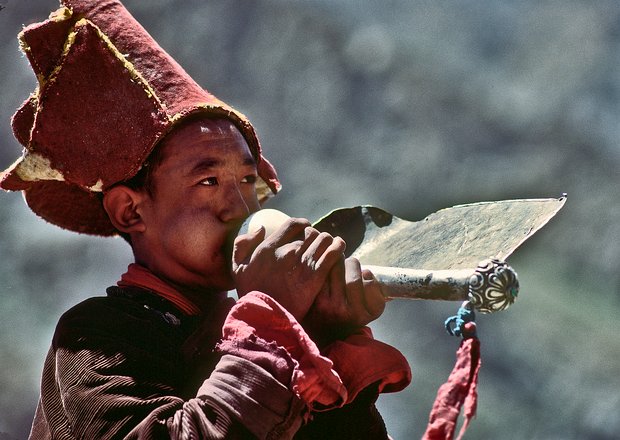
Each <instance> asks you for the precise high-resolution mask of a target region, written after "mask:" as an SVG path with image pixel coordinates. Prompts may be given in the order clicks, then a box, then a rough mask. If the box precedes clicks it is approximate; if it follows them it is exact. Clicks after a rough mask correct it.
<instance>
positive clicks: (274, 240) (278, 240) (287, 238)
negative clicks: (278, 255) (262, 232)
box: [265, 218, 310, 247]
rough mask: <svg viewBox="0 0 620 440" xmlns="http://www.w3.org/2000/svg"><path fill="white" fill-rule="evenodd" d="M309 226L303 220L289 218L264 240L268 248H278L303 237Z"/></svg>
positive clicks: (307, 222) (308, 223)
mask: <svg viewBox="0 0 620 440" xmlns="http://www.w3.org/2000/svg"><path fill="white" fill-rule="evenodd" d="M308 226H310V222H309V221H308V220H306V219H304V218H289V219H288V220H286V221H285V222H284V224H283V225H282V226H280V228H278V229H277V230H276V231H275V232H274V233H273V234H271V235H270V236H269V237H267V239H266V240H265V244H266V245H267V246H269V247H278V246H281V245H283V244H285V243H289V242H291V241H294V240H298V239H300V238H301V237H303V236H304V229H306V228H307V227H308Z"/></svg>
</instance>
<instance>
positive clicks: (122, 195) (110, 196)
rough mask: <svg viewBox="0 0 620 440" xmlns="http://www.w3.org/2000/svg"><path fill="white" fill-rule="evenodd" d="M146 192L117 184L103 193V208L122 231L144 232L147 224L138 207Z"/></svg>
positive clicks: (113, 223)
mask: <svg viewBox="0 0 620 440" xmlns="http://www.w3.org/2000/svg"><path fill="white" fill-rule="evenodd" d="M143 199H144V194H142V193H141V192H139V191H136V190H133V189H131V188H129V187H127V186H124V185H117V186H115V187H112V188H110V189H109V190H107V191H106V192H105V193H104V195H103V208H104V209H105V210H106V212H107V213H108V217H110V221H111V222H112V225H114V227H115V228H116V229H118V230H119V231H120V232H125V233H127V234H129V233H131V232H143V231H144V229H145V225H144V222H143V219H142V217H141V216H140V213H139V209H138V207H139V206H140V203H141V202H142V200H143Z"/></svg>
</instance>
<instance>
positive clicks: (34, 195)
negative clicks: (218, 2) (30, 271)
mask: <svg viewBox="0 0 620 440" xmlns="http://www.w3.org/2000/svg"><path fill="white" fill-rule="evenodd" d="M61 4H62V5H63V6H62V7H61V8H60V9H58V10H57V11H55V12H54V13H52V14H51V15H50V17H49V19H48V20H46V21H44V22H42V23H37V24H34V25H31V26H28V27H26V28H25V29H24V30H23V31H22V32H21V33H20V35H19V40H20V45H21V48H22V50H23V51H24V53H25V54H26V55H27V57H28V59H29V61H30V64H31V65H32V68H33V70H34V72H35V74H36V75H37V78H38V81H39V86H38V87H37V89H36V90H35V92H34V93H33V94H32V95H30V97H29V98H28V99H27V100H26V101H25V102H24V104H23V105H22V107H21V108H19V109H18V110H17V112H16V113H15V115H14V116H13V119H12V126H13V133H14V134H15V137H16V138H17V139H18V140H19V142H20V143H21V144H22V145H23V146H24V147H25V148H24V154H23V156H22V157H21V158H20V159H18V160H17V161H16V162H15V163H14V164H13V165H12V166H11V167H10V168H9V169H7V170H6V171H4V172H3V173H2V174H0V188H2V189H5V190H11V191H20V190H21V191H23V192H24V195H25V199H26V202H27V203H28V206H29V207H30V208H31V209H32V210H33V211H34V212H35V213H36V214H38V215H39V216H41V217H42V218H44V219H45V220H47V221H49V222H50V223H53V224H56V225H58V226H60V227H62V228H65V229H69V230H72V231H76V232H81V233H86V234H93V235H104V236H105V235H114V234H116V230H115V229H114V227H113V226H112V224H111V223H110V221H109V219H108V216H107V214H106V212H105V211H104V209H103V206H102V203H101V197H100V193H101V192H102V191H105V190H106V189H107V188H109V187H111V186H112V185H114V184H116V183H118V182H122V181H124V180H127V179H129V178H131V177H132V176H134V175H135V174H136V173H137V172H138V170H139V169H140V167H141V166H142V164H143V163H144V161H145V160H146V158H147V157H148V156H149V154H150V153H151V151H152V150H153V147H154V146H155V145H156V144H157V142H158V141H159V140H161V139H162V138H163V137H164V136H165V135H166V134H167V133H168V132H169V131H170V130H171V129H172V127H174V126H175V125H176V124H177V123H178V122H179V121H181V120H183V119H184V118H186V117H187V116H189V115H195V114H205V115H206V116H207V117H214V118H225V119H228V120H230V121H232V122H233V123H234V124H235V126H236V127H237V128H238V129H239V131H240V132H241V133H242V135H243V136H244V138H245V140H246V141H247V143H248V145H249V147H250V150H251V151H252V153H253V154H254V156H255V158H256V160H257V164H258V174H259V177H260V179H259V181H260V182H259V184H258V185H257V192H258V194H259V199H261V200H264V199H266V198H267V197H269V196H270V195H273V194H275V193H276V192H278V191H279V189H280V183H279V182H278V178H277V175H276V172H275V170H274V168H273V167H272V166H271V164H270V163H269V162H268V161H267V160H266V159H265V158H264V157H263V156H262V153H261V148H260V144H259V141H258V138H257V137H256V133H255V132H254V128H253V127H252V125H251V124H250V122H249V121H248V120H247V118H246V117H245V116H244V115H243V114H241V113H239V112H238V111H236V110H234V109H233V108H231V107H230V106H228V105H227V104H225V103H224V102H222V101H220V100H219V99H217V98H216V97H215V96H213V95H212V94H210V93H209V92H207V91H206V90H204V89H203V88H202V87H200V86H199V85H198V84H196V82H195V81H194V80H193V79H192V78H191V77H190V76H189V75H188V74H187V73H186V72H185V71H184V70H183V68H182V67H181V66H180V65H179V64H178V63H177V62H176V61H175V60H174V59H172V57H171V56H170V55H168V54H167V53H166V52H165V51H164V50H163V49H162V48H161V47H160V46H159V45H158V44H157V43H156V42H155V41H154V40H153V38H152V37H151V36H150V35H149V34H148V33H147V32H146V31H145V30H144V28H143V27H142V26H141V25H140V24H139V23H138V22H137V21H136V20H135V19H134V18H133V17H132V16H131V15H130V14H129V12H128V11H127V10H126V9H125V7H124V6H123V5H122V4H121V3H120V2H119V1H117V0H62V1H61Z"/></svg>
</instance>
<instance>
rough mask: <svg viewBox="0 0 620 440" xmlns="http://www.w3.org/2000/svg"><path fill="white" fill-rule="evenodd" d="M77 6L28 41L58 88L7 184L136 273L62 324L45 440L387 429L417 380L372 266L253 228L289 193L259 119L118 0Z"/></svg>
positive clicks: (33, 109) (35, 432)
mask: <svg viewBox="0 0 620 440" xmlns="http://www.w3.org/2000/svg"><path fill="white" fill-rule="evenodd" d="M63 4H64V5H65V6H66V8H61V9H60V10H59V11H57V12H56V13H55V14H53V15H52V16H51V17H50V20H48V21H46V22H44V23H41V24H38V25H33V26H31V27H29V28H26V29H25V30H24V32H23V33H22V35H21V39H22V47H23V48H24V50H25V52H26V54H27V55H28V57H29V59H30V61H31V64H32V65H33V68H34V69H35V72H36V73H37V74H38V76H39V78H40V86H39V89H38V90H37V92H36V93H35V94H33V95H32V96H31V97H30V98H29V99H28V100H27V101H26V102H25V103H24V106H22V108H21V109H19V110H18V112H17V113H16V115H15V117H14V119H13V128H14V131H15V134H16V137H17V138H18V139H19V140H20V141H21V142H22V143H23V144H24V146H25V148H26V150H25V155H24V157H22V158H21V159H20V160H18V161H17V162H16V163H15V164H14V165H13V166H12V167H11V168H10V169H9V170H7V171H6V172H5V173H4V174H3V176H2V181H1V183H0V186H2V188H4V189H9V190H22V191H24V194H25V197H26V201H27V202H28V204H29V206H30V207H31V208H32V209H33V211H34V212H36V213H37V214H38V215H40V216H41V217H43V218H44V219H46V220H48V221H50V222H52V223H55V224H57V225H59V226H61V227H64V228H67V229H70V230H74V231H77V232H84V233H91V234H97V235H114V234H120V235H122V236H123V237H125V238H126V240H127V241H128V242H129V243H130V244H131V247H132V250H133V253H134V256H135V263H134V264H132V265H130V267H129V268H128V271H127V272H126V273H125V274H123V275H122V277H121V279H120V281H119V282H118V284H117V285H116V286H113V287H110V288H109V289H108V292H107V293H108V294H107V296H106V297H95V298H91V299H89V300H86V301H84V302H83V303H81V304H78V305H77V306H75V307H74V308H72V309H71V310H69V311H68V312H67V313H65V314H64V315H63V317H62V318H61V319H60V321H59V323H58V326H57V328H56V332H55V334H54V338H53V341H52V346H51V349H50V351H49V354H48V357H47V359H46V362H45V366H44V371H43V378H42V383H41V398H40V401H39V405H38V408H37V412H36V415H35V419H34V422H33V426H32V432H31V438H33V439H46V438H67V439H71V438H93V439H95V438H101V439H109V438H292V437H295V438H347V437H349V438H386V437H387V434H386V431H385V427H384V426H383V423H382V421H381V417H380V416H379V414H378V413H377V411H376V409H375V408H374V401H375V399H376V397H377V395H378V393H379V392H381V391H394V390H398V389H402V388H403V387H404V386H406V384H407V383H408V382H409V379H410V372H409V369H408V365H407V364H406V361H405V360H404V358H402V355H400V353H398V352H397V351H396V350H394V349H393V348H391V347H389V346H387V345H385V344H382V343H380V342H378V341H375V340H373V339H372V338H371V337H370V335H369V332H368V330H367V329H365V328H364V327H363V326H364V325H366V324H367V323H369V322H370V321H372V320H373V319H376V318H377V317H378V316H380V315H381V313H382V312H383V308H384V300H383V297H382V295H381V290H380V287H379V286H378V284H377V282H376V281H375V279H374V277H373V276H372V274H371V273H369V272H367V271H362V270H361V268H360V265H359V262H357V261H356V260H354V259H345V258H344V256H343V251H344V247H345V244H344V242H343V241H342V240H341V239H340V238H338V237H332V236H330V235H329V234H326V233H319V232H318V231H317V230H315V229H314V228H312V227H311V226H310V224H309V223H308V222H307V221H306V220H302V219H291V220H289V221H288V222H287V223H285V224H284V225H283V226H282V227H281V228H280V229H279V230H277V231H276V232H275V233H274V234H273V235H271V236H269V237H265V236H264V230H262V229H261V230H258V231H255V232H253V233H250V234H246V235H241V236H239V237H237V235H238V230H239V228H240V226H241V223H242V222H243V221H244V219H245V218H247V216H248V215H250V214H251V213H253V212H255V211H257V210H259V209H260V206H261V203H262V201H263V199H264V194H265V193H266V192H269V191H271V192H276V191H277V190H278V189H279V182H278V181H277V176H276V175H275V171H274V170H273V168H272V167H271V165H270V164H269V163H268V162H267V161H266V160H265V159H264V158H263V156H262V153H261V149H260V146H259V144H258V140H257V139H256V136H255V134H254V131H253V128H252V127H251V125H250V124H249V122H248V121H247V120H246V119H245V117H244V116H243V115H241V114H240V113H238V112H236V111H235V110H234V109H231V108H230V107H228V106H227V105H226V104H224V103H222V102H221V101H219V100H217V99H216V98H214V97H213V96H212V95H210V94H209V93H207V92H206V91H204V90H202V89H201V88H199V87H198V86H197V85H196V84H195V83H194V82H193V81H192V80H191V78H189V77H188V76H187V74H186V73H185V72H184V71H183V70H182V69H181V68H180V67H179V66H178V65H177V64H176V63H175V62H174V60H172V59H171V58H170V57H169V56H168V55H167V54H166V53H165V52H164V51H163V50H162V49H161V48H159V47H158V46H157V45H156V44H155V42H154V41H152V39H151V38H150V37H149V36H148V34H146V33H145V31H144V30H143V29H142V28H141V27H140V26H139V25H138V24H137V23H136V22H135V20H134V19H133V18H132V17H131V16H130V15H129V13H128V12H127V11H126V10H125V9H124V8H123V7H122V5H121V4H120V3H119V2H118V1H100V2H99V1H94V0H67V1H64V2H63ZM233 288H235V289H236V290H237V292H238V294H239V297H240V299H239V300H238V301H237V302H236V303H235V302H234V300H232V299H229V298H227V297H226V291H228V290H230V289H233Z"/></svg>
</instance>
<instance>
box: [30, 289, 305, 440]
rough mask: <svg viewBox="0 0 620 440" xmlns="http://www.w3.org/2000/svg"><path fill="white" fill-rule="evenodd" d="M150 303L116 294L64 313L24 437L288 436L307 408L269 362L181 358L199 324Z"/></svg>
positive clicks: (218, 356) (227, 357)
mask: <svg viewBox="0 0 620 440" xmlns="http://www.w3.org/2000/svg"><path fill="white" fill-rule="evenodd" d="M150 297H153V295H150V294H148V293H145V294H144V296H142V297H138V296H136V295H133V296H132V295H130V296H125V295H123V294H122V290H120V291H119V289H118V288H115V294H114V295H113V296H108V297H107V298H91V299H89V300H86V301H84V302H83V303H81V304H79V305H77V306H75V307H74V308H72V309H71V310H69V311H68V312H67V313H65V314H64V315H63V316H62V318H61V319H60V321H59V323H58V326H57V328H56V332H55V335H54V339H53V342H52V347H51V349H50V351H49V354H48V356H47V359H46V361H45V366H44V370H43V377H42V382H41V397H40V401H39V405H38V408H37V411H36V415H35V419H34V422H33V426H32V431H31V436H30V438H31V439H51V438H54V439H77V438H88V439H120V438H144V439H161V438H166V439H167V438H172V439H177V438H190V437H189V434H190V433H194V434H195V435H196V436H195V437H194V438H205V439H224V438H227V439H228V438H232V439H234V438H278V439H279V438H292V437H293V435H294V433H295V432H296V431H297V430H298V428H299V426H300V425H301V423H302V420H303V418H302V414H303V412H304V411H305V408H306V406H305V404H304V403H303V402H302V401H301V400H300V399H298V398H297V397H296V396H295V395H294V393H292V392H291V391H290V390H289V388H288V386H287V385H286V384H284V383H282V382H280V381H278V380H276V378H275V377H274V375H273V374H271V373H270V372H269V371H268V370H267V369H266V368H264V367H265V366H267V365H263V366H259V365H256V364H254V363H253V362H251V361H248V360H246V359H243V358H240V357H238V356H235V355H231V354H228V353H226V352H225V351H222V352H220V353H215V352H213V351H212V350H207V352H208V353H210V354H209V355H208V356H205V357H197V358H187V357H186V356H185V355H184V353H183V352H182V350H181V347H182V346H183V344H184V341H185V340H186V339H187V338H188V336H189V335H191V333H192V332H193V331H195V329H196V326H197V324H196V323H195V321H192V320H191V319H190V320H188V319H187V318H186V317H184V316H183V315H182V314H181V313H180V312H179V311H178V310H177V309H176V308H174V307H173V306H172V305H169V306H168V309H166V308H165V307H162V303H161V302H160V299H159V298H154V299H153V300H150V299H147V298H150ZM173 318H176V319H173ZM216 325H217V326H219V327H221V323H216ZM289 362H290V361H289ZM206 364H210V365H215V367H214V368H212V367H210V366H207V365H206ZM205 369H206V370H209V369H210V370H211V372H210V374H209V375H207V376H205V375H204V370H205ZM278 372H279V375H280V377H281V378H286V377H285V376H286V372H285V371H284V370H283V369H282V368H279V369H278ZM291 373H292V371H289V372H288V376H289V377H288V381H290V375H291Z"/></svg>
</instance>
